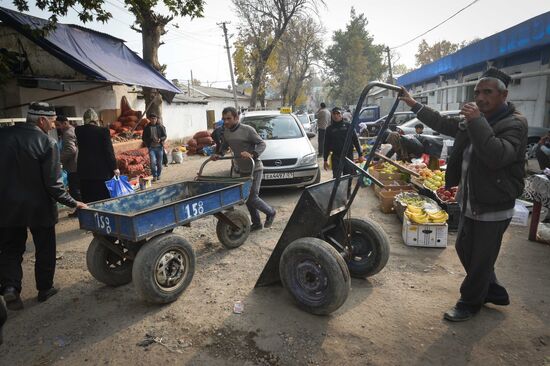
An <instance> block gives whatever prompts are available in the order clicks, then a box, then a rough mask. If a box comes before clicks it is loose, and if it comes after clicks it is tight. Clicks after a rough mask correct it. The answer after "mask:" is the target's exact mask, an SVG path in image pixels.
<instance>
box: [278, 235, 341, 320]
mask: <svg viewBox="0 0 550 366" xmlns="http://www.w3.org/2000/svg"><path fill="white" fill-rule="evenodd" d="M279 274H280V276H281V281H282V282H283V286H284V287H285V288H286V289H287V290H288V291H289V292H290V293H291V295H292V296H293V297H294V299H295V300H296V302H297V303H298V306H299V307H300V308H301V309H303V310H305V311H307V312H309V313H312V314H317V315H326V314H330V313H332V312H333V311H335V310H336V309H338V308H339V307H340V306H342V304H343V303H344V302H345V301H346V299H347V297H348V293H349V290H350V275H349V270H348V267H347V266H346V263H345V262H344V259H343V258H342V256H341V255H340V253H338V251H337V250H336V249H334V248H333V247H332V246H331V245H330V244H328V243H327V242H324V241H323V240H321V239H317V238H300V239H297V240H295V241H293V242H292V243H290V244H289V245H288V247H287V248H286V249H285V251H284V252H283V254H282V256H281V260H280V262H279Z"/></svg>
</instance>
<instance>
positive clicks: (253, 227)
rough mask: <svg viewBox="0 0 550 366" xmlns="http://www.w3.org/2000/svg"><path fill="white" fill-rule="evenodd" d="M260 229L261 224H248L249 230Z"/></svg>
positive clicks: (261, 227)
mask: <svg viewBox="0 0 550 366" xmlns="http://www.w3.org/2000/svg"><path fill="white" fill-rule="evenodd" d="M262 229H263V226H262V224H252V225H250V232H252V231H258V230H262Z"/></svg>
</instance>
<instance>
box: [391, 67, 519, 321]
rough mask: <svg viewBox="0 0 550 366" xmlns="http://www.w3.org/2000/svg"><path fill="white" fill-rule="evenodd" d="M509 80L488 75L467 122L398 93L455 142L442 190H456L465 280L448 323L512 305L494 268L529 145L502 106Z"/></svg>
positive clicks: (493, 72)
mask: <svg viewBox="0 0 550 366" xmlns="http://www.w3.org/2000/svg"><path fill="white" fill-rule="evenodd" d="M510 81H511V78H510V77H509V76H508V75H506V74H505V73H503V72H501V71H499V70H497V69H495V68H490V69H489V70H487V71H486V72H485V73H484V74H483V75H482V77H481V79H480V80H479V81H478V82H477V85H476V86H475V89H474V96H475V103H466V104H465V105H464V106H463V107H462V110H461V114H462V115H464V117H465V121H464V120H461V119H460V118H454V117H445V116H442V115H441V114H439V113H438V112H436V111H434V110H432V109H430V108H428V107H426V106H423V105H421V104H419V103H417V102H416V101H415V100H414V99H413V98H412V97H411V96H410V95H409V93H408V92H407V91H406V90H405V89H403V91H402V93H403V96H402V97H401V100H403V101H405V103H407V105H408V106H410V107H412V111H414V112H416V113H417V117H418V118H419V119H420V120H421V121H422V122H424V123H425V124H427V125H428V126H430V127H431V128H432V129H434V130H436V131H438V132H440V133H442V134H444V135H448V136H453V137H454V138H455V142H454V148H453V151H452V153H451V156H450V158H449V161H448V163H447V174H446V178H445V179H446V182H445V185H446V186H447V187H453V186H457V185H458V186H459V197H457V201H458V202H459V203H460V204H461V216H460V224H459V232H458V236H457V241H456V251H457V253H458V256H459V258H460V261H461V262H462V265H463V266H464V269H465V270H466V278H465V279H464V281H463V282H462V285H461V286H460V295H461V296H460V299H459V300H458V302H457V304H456V305H455V306H454V307H453V308H452V309H451V310H449V311H447V312H446V313H445V316H444V317H445V319H447V320H449V321H464V320H468V319H470V318H471V317H472V316H473V315H475V314H476V313H477V312H478V311H479V310H480V308H481V306H482V305H483V304H484V303H492V304H495V305H508V304H509V303H510V299H509V297H508V293H507V291H506V289H505V288H504V287H503V286H502V285H500V284H499V283H498V281H497V278H496V275H495V272H494V265H495V262H496V260H497V257H498V253H499V250H500V246H501V242H502V236H503V234H504V231H505V230H506V228H507V227H508V225H509V224H510V220H511V218H512V216H513V214H514V205H515V200H516V198H517V197H519V196H520V195H521V193H522V192H523V185H524V183H523V178H524V159H525V148H526V145H527V121H526V119H525V118H524V117H523V116H522V115H521V114H520V113H519V112H518V111H517V110H516V109H515V108H514V105H513V104H511V103H507V102H506V98H507V96H508V90H507V87H508V83H509V82H510Z"/></svg>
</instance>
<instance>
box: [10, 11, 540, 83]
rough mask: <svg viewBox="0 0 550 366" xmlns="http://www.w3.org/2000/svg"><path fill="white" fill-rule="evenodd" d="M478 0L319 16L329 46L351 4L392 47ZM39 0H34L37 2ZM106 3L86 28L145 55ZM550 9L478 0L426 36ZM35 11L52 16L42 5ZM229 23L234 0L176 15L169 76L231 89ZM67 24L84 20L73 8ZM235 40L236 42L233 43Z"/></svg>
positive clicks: (467, 33) (493, 26) (457, 37)
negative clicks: (104, 18) (102, 18)
mask: <svg viewBox="0 0 550 366" xmlns="http://www.w3.org/2000/svg"><path fill="white" fill-rule="evenodd" d="M472 1H473V0H453V1H449V0H417V1H414V2H413V1H406V0H393V1H387V0H378V1H373V0H325V6H323V5H321V6H320V8H319V14H318V15H315V14H313V15H312V16H314V17H318V18H319V19H320V21H321V23H322V24H323V26H324V27H325V29H326V31H327V32H326V34H325V35H324V39H325V45H326V46H328V45H330V42H331V39H332V34H333V32H334V31H335V30H338V29H343V28H345V25H346V24H347V23H348V21H349V14H350V9H351V7H355V10H356V12H357V13H364V14H365V15H366V17H367V19H368V21H369V25H368V27H367V28H368V31H369V32H370V33H371V35H372V36H373V37H374V40H375V42H376V43H379V44H385V45H387V46H390V47H394V46H397V45H400V44H402V43H405V42H407V41H408V40H410V39H412V38H414V37H415V36H417V35H419V34H421V33H423V32H425V31H426V30H428V29H430V28H431V27H433V26H435V25H436V24H438V23H440V22H441V21H443V20H444V19H446V18H447V17H449V16H451V15H452V14H453V13H455V12H457V11H458V10H460V9H461V8H463V7H465V6H466V5H468V4H470V3H471V2H472ZM34 2H35V0H29V3H30V4H33V3H34ZM0 3H1V4H2V6H4V7H7V8H10V9H15V7H14V6H13V4H12V1H11V0H0ZM106 7H107V8H108V9H109V11H110V12H111V13H112V14H113V19H111V20H110V21H109V22H108V23H106V24H101V23H99V24H98V23H86V24H85V25H84V26H86V27H89V28H93V29H96V30H98V31H101V32H104V33H108V34H111V35H113V36H115V37H119V38H122V39H124V40H126V41H127V45H128V47H130V48H131V49H132V50H134V51H136V52H137V53H138V54H140V55H141V36H140V34H139V33H137V32H135V31H133V30H131V29H130V28H129V26H130V24H132V22H133V16H132V15H131V14H130V13H129V12H128V11H127V10H125V9H124V3H123V0H106ZM547 11H550V1H548V0H522V1H516V0H514V1H502V0H478V1H477V2H476V3H475V4H474V5H472V6H471V7H469V8H468V9H466V10H464V11H463V12H461V13H460V14H458V15H457V16H456V17H454V18H453V19H451V20H449V21H448V22H446V23H445V24H443V25H442V26H440V27H438V28H437V29H435V30H433V31H431V32H430V33H428V34H427V35H425V36H423V37H422V38H425V39H426V40H427V41H428V43H430V44H432V43H434V42H436V41H441V40H448V41H451V42H461V41H463V40H472V39H474V38H476V37H479V38H485V37H488V36H490V35H492V34H495V33H497V32H500V31H502V30H504V29H507V28H510V27H512V26H514V25H516V24H518V23H521V22H523V21H525V20H527V19H530V18H532V17H535V16H537V15H539V14H542V13H545V12H547ZM30 14H32V15H35V16H39V17H44V18H46V17H48V14H47V13H43V12H41V11H39V10H36V8H31V12H30ZM224 21H225V22H230V23H231V24H228V29H229V33H230V34H231V35H234V37H233V40H234V39H235V37H236V26H237V24H238V19H236V18H235V15H234V12H233V5H232V3H231V1H230V0H206V6H205V11H204V18H197V19H193V20H190V19H189V18H180V19H176V20H175V21H174V22H172V24H175V23H177V24H178V25H179V28H175V27H173V26H169V27H168V31H169V32H168V33H167V34H166V35H165V36H164V38H163V40H164V42H165V44H164V45H163V46H161V48H160V51H159V59H160V62H161V63H163V64H167V65H168V67H167V70H166V71H167V77H168V78H169V79H174V78H177V79H182V80H188V79H189V78H190V75H191V70H192V71H193V77H194V78H195V79H199V80H201V81H202V82H203V83H204V84H206V82H208V83H213V86H218V87H226V86H227V85H229V84H230V76H229V67H228V63H227V54H226V51H225V48H224V46H225V44H224V39H223V32H222V30H221V28H220V27H219V26H218V25H217V23H220V22H224ZM60 22H62V23H73V24H81V23H79V21H78V18H77V17H76V15H75V13H74V12H73V13H72V14H70V15H69V16H67V17H65V18H61V19H60ZM422 38H420V39H418V40H416V41H413V42H411V43H410V44H408V45H406V46H403V47H401V48H398V49H396V50H395V52H397V54H398V55H397V56H398V57H399V60H398V63H404V64H406V65H407V66H409V67H413V66H415V59H414V54H415V53H416V50H417V48H418V44H419V43H420V41H421V39H422ZM231 43H232V40H230V44H231Z"/></svg>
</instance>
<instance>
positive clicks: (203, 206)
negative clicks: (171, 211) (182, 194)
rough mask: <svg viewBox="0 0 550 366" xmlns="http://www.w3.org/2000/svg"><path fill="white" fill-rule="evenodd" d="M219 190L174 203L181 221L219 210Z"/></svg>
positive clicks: (188, 220) (220, 205)
mask: <svg viewBox="0 0 550 366" xmlns="http://www.w3.org/2000/svg"><path fill="white" fill-rule="evenodd" d="M221 208H222V204H221V192H216V193H213V194H209V195H206V196H202V197H198V198H193V199H189V200H185V201H184V202H181V203H178V204H177V205H176V211H177V215H178V217H179V220H180V222H181V223H184V222H190V221H192V220H195V219H197V218H199V217H201V216H205V215H209V214H212V213H216V212H218V211H221Z"/></svg>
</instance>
